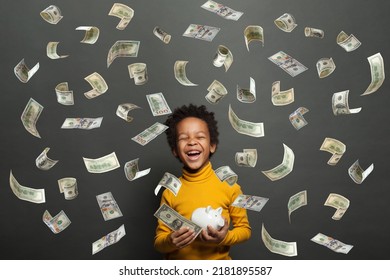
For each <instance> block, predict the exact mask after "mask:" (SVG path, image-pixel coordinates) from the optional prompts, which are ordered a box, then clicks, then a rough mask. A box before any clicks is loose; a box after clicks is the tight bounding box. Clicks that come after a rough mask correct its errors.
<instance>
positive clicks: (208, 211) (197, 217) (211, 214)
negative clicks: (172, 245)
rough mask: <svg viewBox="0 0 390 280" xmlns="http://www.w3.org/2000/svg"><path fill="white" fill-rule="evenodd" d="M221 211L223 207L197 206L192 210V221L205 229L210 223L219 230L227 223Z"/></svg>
mask: <svg viewBox="0 0 390 280" xmlns="http://www.w3.org/2000/svg"><path fill="white" fill-rule="evenodd" d="M221 213H222V207H218V208H217V209H213V208H211V206H207V208H204V207H202V208H197V209H195V210H194V212H192V216H191V221H193V222H194V223H196V224H197V225H199V226H201V227H202V228H204V229H207V226H208V225H210V226H212V227H213V228H215V229H217V230H219V229H220V228H222V227H223V226H224V225H225V220H224V219H223V218H222V216H221Z"/></svg>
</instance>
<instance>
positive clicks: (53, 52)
mask: <svg viewBox="0 0 390 280" xmlns="http://www.w3.org/2000/svg"><path fill="white" fill-rule="evenodd" d="M59 43H60V42H49V43H48V44H47V46H46V54H47V56H48V57H49V58H51V59H59V58H65V57H68V56H69V55H67V54H65V55H58V54H57V46H58V44H59Z"/></svg>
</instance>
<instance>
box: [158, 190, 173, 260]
mask: <svg viewBox="0 0 390 280" xmlns="http://www.w3.org/2000/svg"><path fill="white" fill-rule="evenodd" d="M163 203H165V204H167V205H168V206H170V207H172V206H171V205H170V199H169V192H167V191H165V190H164V192H163V195H162V197H161V202H160V205H162V204H163ZM171 232H172V230H171V229H170V228H169V227H168V226H166V225H165V224H164V223H163V222H162V221H160V220H159V219H158V220H157V228H156V235H155V237H154V248H155V249H156V250H157V251H159V252H160V253H163V254H166V253H170V252H173V251H175V250H176V248H175V247H174V246H173V245H172V244H171V243H170V240H169V235H170V234H171Z"/></svg>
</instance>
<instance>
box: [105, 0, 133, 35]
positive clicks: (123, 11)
mask: <svg viewBox="0 0 390 280" xmlns="http://www.w3.org/2000/svg"><path fill="white" fill-rule="evenodd" d="M108 15H109V16H115V17H118V18H120V19H121V20H120V21H119V23H118V25H117V26H116V29H118V30H124V29H125V28H126V26H127V25H128V24H129V22H130V21H131V19H132V18H133V16H134V10H133V9H132V8H130V7H129V6H126V5H124V4H122V3H114V5H112V7H111V10H110V11H109V12H108Z"/></svg>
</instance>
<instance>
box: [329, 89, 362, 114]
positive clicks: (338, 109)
mask: <svg viewBox="0 0 390 280" xmlns="http://www.w3.org/2000/svg"><path fill="white" fill-rule="evenodd" d="M348 94H349V90H344V91H340V92H336V93H334V94H333V96H332V109H333V114H334V115H335V116H339V115H347V114H356V113H359V112H360V111H361V110H362V108H361V107H359V108H355V109H350V108H349V104H348Z"/></svg>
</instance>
